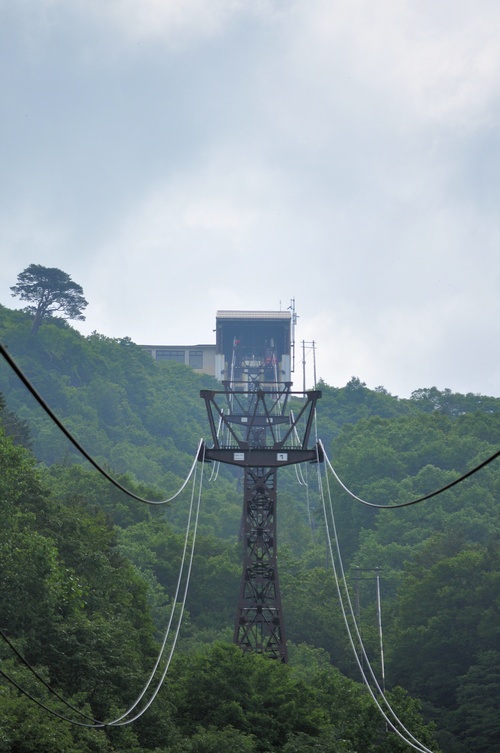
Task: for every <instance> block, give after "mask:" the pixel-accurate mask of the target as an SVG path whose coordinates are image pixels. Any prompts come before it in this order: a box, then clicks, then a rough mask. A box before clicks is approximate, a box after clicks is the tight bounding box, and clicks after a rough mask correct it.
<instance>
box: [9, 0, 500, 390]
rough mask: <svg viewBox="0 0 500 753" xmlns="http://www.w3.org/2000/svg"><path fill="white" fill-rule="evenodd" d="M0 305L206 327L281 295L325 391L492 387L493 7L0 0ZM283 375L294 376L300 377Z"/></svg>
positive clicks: (496, 7)
mask: <svg viewBox="0 0 500 753" xmlns="http://www.w3.org/2000/svg"><path fill="white" fill-rule="evenodd" d="M0 107H1V112H0V144H1V155H2V156H1V162H0V248H1V260H2V264H1V267H0V302H1V303H3V304H4V305H7V306H10V307H14V308H16V307H21V305H22V304H21V302H20V301H18V299H13V298H11V296H10V290H9V287H10V286H11V285H13V284H15V282H16V277H17V274H18V273H19V272H20V271H21V270H22V269H24V268H25V267H27V266H28V265H29V264H31V263H36V264H42V265H44V266H55V267H59V268H61V269H63V270H64V271H65V272H67V273H69V274H70V275H71V276H72V278H73V279H74V280H75V281H76V282H78V283H79V284H80V285H82V287H83V289H84V293H85V296H86V298H87V300H88V301H89V306H88V308H87V310H86V315H87V321H86V322H84V323H82V324H78V325H77V326H78V329H79V330H80V331H81V332H83V333H85V334H88V333H90V332H92V331H93V330H97V331H98V332H100V333H102V334H105V335H108V336H110V337H124V336H129V337H131V338H132V339H133V340H134V341H135V342H138V343H164V344H195V343H199V342H213V339H214V333H213V328H214V326H215V314H216V311H217V309H233V308H234V309H279V308H280V302H281V306H282V307H283V308H287V307H288V305H289V303H290V299H291V298H295V299H296V306H297V313H298V314H299V317H300V318H299V326H298V330H297V339H298V340H303V339H304V340H307V341H311V340H315V341H316V342H317V345H318V349H317V371H318V375H319V376H321V377H323V378H324V379H325V381H327V382H328V383H329V384H331V385H335V386H342V385H344V384H345V383H346V382H347V381H348V379H349V378H350V377H351V376H352V375H356V376H358V377H359V378H360V379H362V380H363V381H365V382H366V383H367V384H368V386H369V387H375V386H378V385H383V386H385V387H386V388H387V389H388V390H389V391H390V392H392V393H393V394H397V395H400V396H407V395H409V394H410V393H411V391H412V390H414V389H417V388H419V387H430V386H433V385H435V386H437V387H439V388H440V389H444V388H446V387H449V388H451V389H452V390H454V391H460V392H482V393H485V394H489V395H497V396H499V395H500V352H499V348H498V336H499V328H500V296H499V281H500V253H499V246H500V191H499V186H500V130H499V126H500V4H499V3H498V2H497V0H476V1H475V2H474V3H472V2H470V0H467V1H465V0H440V2H435V0H433V1H432V2H431V1H430V0H419V2H414V1H413V2H409V1H407V0H376V2H374V0H286V1H285V0H0ZM300 386H301V385H300Z"/></svg>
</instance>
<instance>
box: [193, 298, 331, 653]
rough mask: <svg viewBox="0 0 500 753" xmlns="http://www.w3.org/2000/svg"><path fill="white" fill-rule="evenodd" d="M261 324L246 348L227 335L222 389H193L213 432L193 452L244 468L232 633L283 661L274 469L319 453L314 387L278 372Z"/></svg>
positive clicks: (278, 355)
mask: <svg viewBox="0 0 500 753" xmlns="http://www.w3.org/2000/svg"><path fill="white" fill-rule="evenodd" d="M279 313H280V315H281V312H279ZM280 318H281V319H282V318H283V317H282V316H280ZM259 324H260V322H259ZM261 329H262V331H263V332H264V335H263V336H261V338H260V344H259V340H258V338H256V337H255V336H254V337H253V341H252V345H251V351H250V350H249V349H246V350H245V349H244V348H241V347H240V340H239V339H238V338H236V337H235V336H234V335H233V337H232V340H233V342H232V347H231V348H230V349H227V348H226V351H225V362H224V363H225V371H226V373H227V372H228V373H229V376H230V379H226V380H222V384H223V387H224V389H223V390H221V391H213V390H202V391H201V393H200V394H201V397H203V398H204V400H205V404H206V408H207V414H208V419H209V423H210V429H211V433H212V440H213V446H212V447H207V446H206V445H204V446H203V447H202V448H201V450H200V459H202V458H204V459H205V460H208V461H217V462H221V463H228V464H231V465H237V466H239V467H241V468H242V469H243V490H244V491H243V523H242V538H243V546H244V553H243V573H242V577H241V585H240V593H239V598H238V606H237V613H236V621H235V629H234V641H235V643H236V644H237V645H239V646H241V648H242V649H243V650H244V651H249V652H253V653H261V654H266V655H268V656H270V657H272V658H276V659H279V660H281V661H283V662H286V661H287V648H286V635H285V627H284V620H283V610H282V604H281V591H280V586H279V577H278V565H277V535H276V507H277V471H278V468H279V467H281V466H284V465H291V464H294V463H301V462H318V461H319V462H321V461H322V460H323V457H322V454H321V451H320V448H319V447H318V446H315V447H312V448H308V443H309V438H310V433H311V426H312V420H313V417H314V411H315V407H316V402H317V400H318V399H319V398H320V397H321V393H320V392H319V391H317V390H312V391H309V392H306V393H305V394H304V393H303V392H300V393H293V392H292V391H291V382H290V381H281V380H280V375H281V374H283V373H285V374H286V371H285V370H284V369H281V368H280V366H281V364H282V361H284V360H285V359H284V358H283V353H282V351H283V350H286V347H285V348H283V347H281V349H280V347H279V345H278V346H277V347H276V345H275V339H274V337H271V336H269V335H268V336H266V334H267V332H266V331H265V328H264V327H261ZM278 335H279V332H278ZM221 350H222V348H221ZM293 395H300V397H301V402H300V406H301V407H299V409H298V413H297V417H295V416H294V415H293V413H292V412H290V413H288V414H287V407H288V404H289V401H290V398H291V397H292V396H293Z"/></svg>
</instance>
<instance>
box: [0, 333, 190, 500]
mask: <svg viewBox="0 0 500 753" xmlns="http://www.w3.org/2000/svg"><path fill="white" fill-rule="evenodd" d="M0 353H1V354H2V356H3V357H4V358H5V360H6V361H7V363H8V364H9V366H10V367H11V369H12V370H13V371H14V372H15V373H16V375H17V376H18V377H19V379H20V380H21V382H22V383H23V384H24V386H25V387H26V388H27V390H28V391H29V392H30V393H31V394H32V395H33V397H34V398H35V400H36V401H37V402H38V404H39V405H40V406H41V407H42V408H43V410H44V411H45V413H47V415H48V416H49V417H50V418H51V419H52V421H53V422H54V423H55V424H56V426H57V427H58V428H59V429H60V430H61V431H62V433H63V434H64V435H65V436H66V437H67V439H69V441H70V442H71V444H72V445H73V446H74V447H76V449H77V450H78V452H80V453H81V454H82V455H83V457H84V458H86V460H88V462H89V463H90V464H91V465H93V466H94V468H95V469H96V470H97V471H99V473H100V474H101V475H102V476H104V477H105V478H106V479H107V480H108V481H109V482H110V483H111V484H113V486H115V487H116V488H117V489H119V490H120V491H122V492H123V493H124V494H126V495H127V496H128V497H130V498H131V499H135V500H136V501H137V502H142V503H143V504H146V505H166V504H168V503H169V502H173V500H174V499H176V497H178V496H179V494H180V493H181V492H182V491H183V489H184V488H185V487H186V484H187V483H188V481H189V479H190V478H191V476H192V474H193V471H194V468H195V466H196V462H197V460H198V455H199V453H200V450H201V447H202V445H203V439H200V442H199V444H198V449H197V451H196V455H195V458H194V460H193V464H192V466H191V469H190V471H189V473H188V475H187V478H186V480H185V481H184V483H183V484H182V486H181V487H180V489H179V490H178V491H177V492H176V493H175V494H174V495H173V496H172V497H169V498H168V499H163V500H160V501H158V500H153V499H145V498H144V497H140V496H139V495H137V494H135V493H134V492H131V491H130V490H129V489H127V488H126V487H125V486H123V484H121V483H120V482H119V481H117V479H115V478H114V477H113V476H111V474H109V473H108V472H107V471H106V470H105V468H103V467H102V466H101V465H99V463H98V462H97V461H96V460H94V458H93V457H92V456H91V455H90V454H89V453H88V452H87V450H86V449H85V448H84V447H83V446H82V445H81V444H80V443H79V442H78V440H77V439H75V437H74V436H73V435H72V434H71V432H70V431H69V429H67V428H66V426H65V425H64V424H63V423H62V421H61V420H60V419H59V418H58V417H57V416H56V414H55V413H54V411H53V410H52V408H51V407H50V406H49V405H48V404H47V403H46V402H45V400H44V399H43V397H42V396H41V395H40V393H39V392H38V390H37V389H36V388H35V387H34V386H33V384H32V383H31V382H30V380H29V379H28V377H27V376H26V375H25V374H24V373H23V371H22V370H21V369H20V368H19V366H18V365H17V363H16V362H15V361H14V359H13V358H12V356H11V355H10V353H9V352H8V351H7V349H6V348H5V346H4V345H3V344H2V343H0Z"/></svg>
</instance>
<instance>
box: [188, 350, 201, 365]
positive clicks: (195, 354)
mask: <svg viewBox="0 0 500 753" xmlns="http://www.w3.org/2000/svg"><path fill="white" fill-rule="evenodd" d="M189 365H190V366H191V368H192V369H202V368H203V351H202V350H190V351H189Z"/></svg>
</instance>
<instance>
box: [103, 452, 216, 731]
mask: <svg viewBox="0 0 500 753" xmlns="http://www.w3.org/2000/svg"><path fill="white" fill-rule="evenodd" d="M204 462H205V458H204V456H203V458H202V467H201V471H200V484H199V490H198V500H197V504H196V513H195V521H194V526H193V535H192V541H191V553H190V555H189V565H188V570H187V574H186V582H185V584H184V593H183V596H182V602H181V608H180V613H179V617H178V620H177V627H176V630H175V634H174V639H173V642H172V646H171V647H170V653H169V656H168V659H167V663H166V665H165V667H164V669H163V672H162V674H161V677H160V680H159V682H158V684H157V686H156V688H155V690H154V692H153V695H152V696H151V698H150V699H149V700H148V702H147V703H146V705H145V706H144V707H143V708H142V709H141V710H140V711H139V712H138V713H137V714H136V715H135V716H133V717H132V718H131V719H125V720H124V721H121V719H122V718H123V717H121V718H120V719H116V720H115V721H113V722H111V723H108V725H107V726H112V727H124V726H126V725H128V724H132V722H135V721H137V719H140V717H141V716H142V715H143V714H144V713H145V712H146V711H147V710H148V709H149V707H150V706H151V704H152V703H153V701H154V700H155V698H156V696H157V695H158V693H159V692H160V689H161V687H162V685H163V682H164V680H165V677H166V676H167V672H168V670H169V668H170V664H171V662H172V657H173V655H174V651H175V647H176V645H177V639H178V638H179V632H180V629H181V624H182V618H183V616H184V610H185V607H186V599H187V595H188V589H189V583H190V580H191V571H192V568H193V559H194V548H195V543H196V534H197V531H198V521H199V517H200V505H201V490H202V485H203V483H202V482H203V468H204ZM193 496H194V485H193ZM174 606H175V604H174ZM173 611H174V610H172V613H173ZM169 624H170V623H169ZM151 679H152V677H151ZM143 695H144V693H143ZM126 713H127V714H128V713H129V712H126ZM123 716H126V714H124V715H123Z"/></svg>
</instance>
